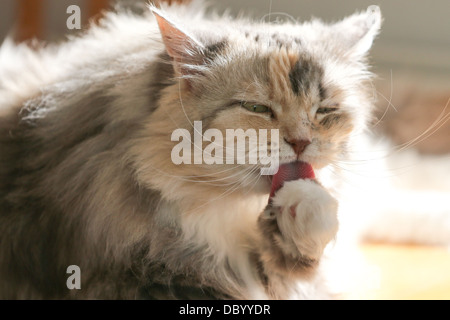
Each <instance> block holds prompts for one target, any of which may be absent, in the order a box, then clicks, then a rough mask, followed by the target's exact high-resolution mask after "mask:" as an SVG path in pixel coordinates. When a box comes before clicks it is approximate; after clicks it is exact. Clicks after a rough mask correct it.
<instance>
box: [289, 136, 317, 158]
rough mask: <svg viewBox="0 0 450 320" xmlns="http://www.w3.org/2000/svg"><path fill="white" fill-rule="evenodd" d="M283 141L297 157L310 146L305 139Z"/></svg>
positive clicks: (309, 142)
mask: <svg viewBox="0 0 450 320" xmlns="http://www.w3.org/2000/svg"><path fill="white" fill-rule="evenodd" d="M284 141H286V143H288V144H289V145H290V146H291V147H292V149H294V151H295V153H296V154H297V155H300V154H301V153H302V152H303V151H305V149H306V147H307V146H308V145H310V144H311V141H310V140H305V139H289V140H288V139H286V138H284Z"/></svg>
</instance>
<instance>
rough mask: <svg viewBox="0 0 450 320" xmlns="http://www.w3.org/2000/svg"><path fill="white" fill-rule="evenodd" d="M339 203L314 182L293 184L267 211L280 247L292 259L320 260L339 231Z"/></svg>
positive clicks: (291, 182) (283, 190)
mask: <svg viewBox="0 0 450 320" xmlns="http://www.w3.org/2000/svg"><path fill="white" fill-rule="evenodd" d="M337 209H338V203H337V201H336V200H335V199H334V198H333V197H332V196H331V195H330V194H329V193H328V191H327V190H325V189H324V188H323V187H322V186H321V185H319V184H318V183H317V182H315V181H313V180H296V181H289V182H286V183H285V184H284V186H283V187H282V188H281V189H280V190H278V191H277V193H276V195H275V197H274V198H273V201H272V204H271V205H269V206H268V207H267V208H266V211H265V215H266V218H267V219H274V220H276V223H277V225H278V228H279V234H278V235H277V236H275V237H274V239H275V240H276V241H277V242H278V246H279V247H280V248H281V249H282V251H283V252H284V253H285V254H288V255H290V256H291V257H298V256H301V257H304V258H308V259H311V260H318V259H319V258H320V257H321V256H322V253H323V250H324V248H325V246H326V245H327V244H328V243H329V242H330V241H331V240H332V239H333V238H334V237H335V235H336V232H337V230H338V219H337Z"/></svg>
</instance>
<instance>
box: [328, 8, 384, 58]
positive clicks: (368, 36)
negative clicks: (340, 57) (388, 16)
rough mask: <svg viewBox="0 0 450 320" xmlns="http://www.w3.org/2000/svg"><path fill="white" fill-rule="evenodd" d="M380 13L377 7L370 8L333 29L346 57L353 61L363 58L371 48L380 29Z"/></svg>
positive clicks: (339, 23)
mask: <svg viewBox="0 0 450 320" xmlns="http://www.w3.org/2000/svg"><path fill="white" fill-rule="evenodd" d="M381 21H382V19H381V12H380V8H379V7H378V6H370V7H369V8H367V11H365V12H362V13H358V14H354V15H352V16H350V17H348V18H346V19H344V20H342V21H341V22H338V23H337V24H335V25H334V26H332V27H333V29H334V32H338V39H339V41H341V42H342V45H344V46H345V50H346V55H348V56H349V57H351V58H353V59H359V58H362V57H364V56H365V55H366V54H367V52H368V51H369V49H370V48H371V47H372V43H373V40H374V39H375V37H376V36H377V35H378V32H379V30H380V27H381Z"/></svg>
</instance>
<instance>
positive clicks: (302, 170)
mask: <svg viewBox="0 0 450 320" xmlns="http://www.w3.org/2000/svg"><path fill="white" fill-rule="evenodd" d="M268 177H269V181H270V183H271V189H270V197H273V196H274V195H275V192H276V191H277V190H278V189H280V188H281V187H282V186H283V184H284V182H286V181H293V180H299V179H314V178H315V174H314V169H313V167H312V166H311V164H309V163H307V162H303V161H293V162H289V163H285V164H282V165H280V167H279V168H278V171H277V173H275V174H274V175H273V176H268Z"/></svg>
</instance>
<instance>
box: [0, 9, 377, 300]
mask: <svg viewBox="0 0 450 320" xmlns="http://www.w3.org/2000/svg"><path fill="white" fill-rule="evenodd" d="M196 5H197V4H196V3H194V4H193V5H191V6H189V7H187V8H184V7H183V8H181V9H180V8H178V7H172V8H171V9H167V10H166V11H159V10H156V9H153V11H154V14H155V17H156V18H155V17H153V16H152V14H150V13H148V14H145V15H143V16H136V15H133V14H129V13H124V12H122V13H110V14H108V15H107V16H106V18H105V19H104V20H103V21H102V22H101V25H100V26H99V27H95V26H93V27H92V28H91V29H89V31H87V32H86V33H85V34H84V35H83V36H81V37H78V38H73V39H70V41H67V42H65V43H63V44H60V45H57V46H49V47H46V48H42V49H40V50H37V51H32V50H30V49H29V48H28V47H26V46H25V45H14V44H13V43H12V42H11V41H10V40H6V41H5V43H4V44H3V45H2V47H1V49H0V79H1V80H0V150H1V152H0V246H1V250H0V278H1V279H2V281H1V282H2V286H1V287H0V297H1V298H121V299H133V298H193V299H194V298H206V297H213V298H239V299H260V298H278V299H287V298H318V297H330V294H329V292H328V291H326V290H325V289H324V282H323V281H322V275H321V274H320V272H319V271H320V270H321V266H320V258H321V255H322V253H323V250H324V248H325V246H326V245H327V243H329V242H330V241H331V240H332V239H333V238H334V237H335V235H336V232H337V210H338V206H337V202H336V200H335V197H337V195H338V192H337V190H338V189H339V188H340V186H341V184H342V178H340V177H341V176H340V175H339V174H340V173H339V170H338V167H337V166H335V165H333V164H335V163H339V162H340V161H346V160H349V159H350V158H351V156H352V153H353V152H354V151H353V150H354V149H353V148H354V147H356V146H358V144H357V140H359V138H360V137H361V135H362V134H363V132H364V129H365V126H366V124H367V122H368V121H369V120H370V114H371V110H372V105H373V98H372V97H371V95H370V90H369V88H370V85H369V81H370V73H369V72H368V67H367V64H366V61H365V57H366V54H367V51H368V50H369V48H370V46H371V44H372V41H373V39H374V37H375V36H376V34H377V32H378V30H379V27H380V23H381V18H380V14H379V11H378V9H377V8H376V7H371V8H369V10H368V11H367V12H362V13H357V14H355V15H353V16H350V17H348V18H347V19H345V20H343V21H342V22H338V23H336V24H334V25H326V24H324V23H322V22H320V21H318V20H314V21H312V22H307V23H303V24H300V23H296V24H293V23H287V24H283V25H273V24H261V23H253V22H250V21H245V20H233V21H232V20H229V19H228V18H225V17H215V18H214V19H211V20H210V19H209V18H207V17H204V16H203V14H202V11H201V10H199V8H198V7H197V6H196ZM179 10H181V11H180V12H182V13H183V17H181V15H178V14H177V13H178V12H179ZM188 26H189V27H188ZM161 40H162V41H161ZM239 101H251V102H255V103H260V104H264V105H267V106H268V107H270V108H271V110H272V113H271V114H252V113H250V112H248V111H244V110H243V108H242V107H241V106H240V104H239V103H238V102H239ZM330 106H332V107H336V106H338V110H337V111H336V112H333V113H331V114H319V113H317V110H318V108H319V107H330ZM195 120H201V121H202V122H203V126H204V129H206V128H217V129H219V130H221V131H222V132H225V130H226V129H228V128H231V129H232V128H241V129H244V130H245V129H248V128H256V129H262V128H263V129H279V130H280V137H282V138H281V139H280V145H279V151H280V156H281V157H280V160H281V161H282V162H290V161H294V160H297V159H299V160H303V161H306V162H309V163H311V164H312V165H313V167H314V168H315V170H316V171H317V176H318V181H295V182H290V183H286V185H285V186H284V187H283V188H282V189H281V190H280V191H279V192H278V193H277V195H276V196H275V198H274V201H273V203H272V204H271V205H269V206H266V204H267V200H268V193H269V191H270V182H269V180H268V179H266V177H261V176H260V174H259V169H260V166H259V165H237V164H227V165H206V164H200V165H175V164H173V163H172V162H171V160H170V154H171V149H172V148H173V146H174V145H175V143H174V142H173V141H171V133H172V132H173V131H174V130H175V129H178V128H185V129H188V130H189V131H190V132H191V133H193V127H192V124H193V121H195ZM224 136H225V135H224ZM292 139H307V140H309V141H310V142H311V143H310V145H308V147H307V148H306V149H305V151H304V152H303V153H301V154H296V153H295V152H294V150H293V148H292V146H291V143H289V141H291V140H292ZM225 145H226V144H225ZM327 175H328V176H329V177H331V178H332V179H327ZM319 181H320V183H319ZM321 183H322V184H323V185H325V186H326V188H325V187H324V186H322V184H321ZM292 208H293V209H292ZM292 210H294V212H295V214H292ZM72 264H76V265H78V266H80V269H81V275H82V285H81V288H82V289H81V290H68V289H67V287H66V277H67V274H66V268H67V266H69V265H72Z"/></svg>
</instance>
